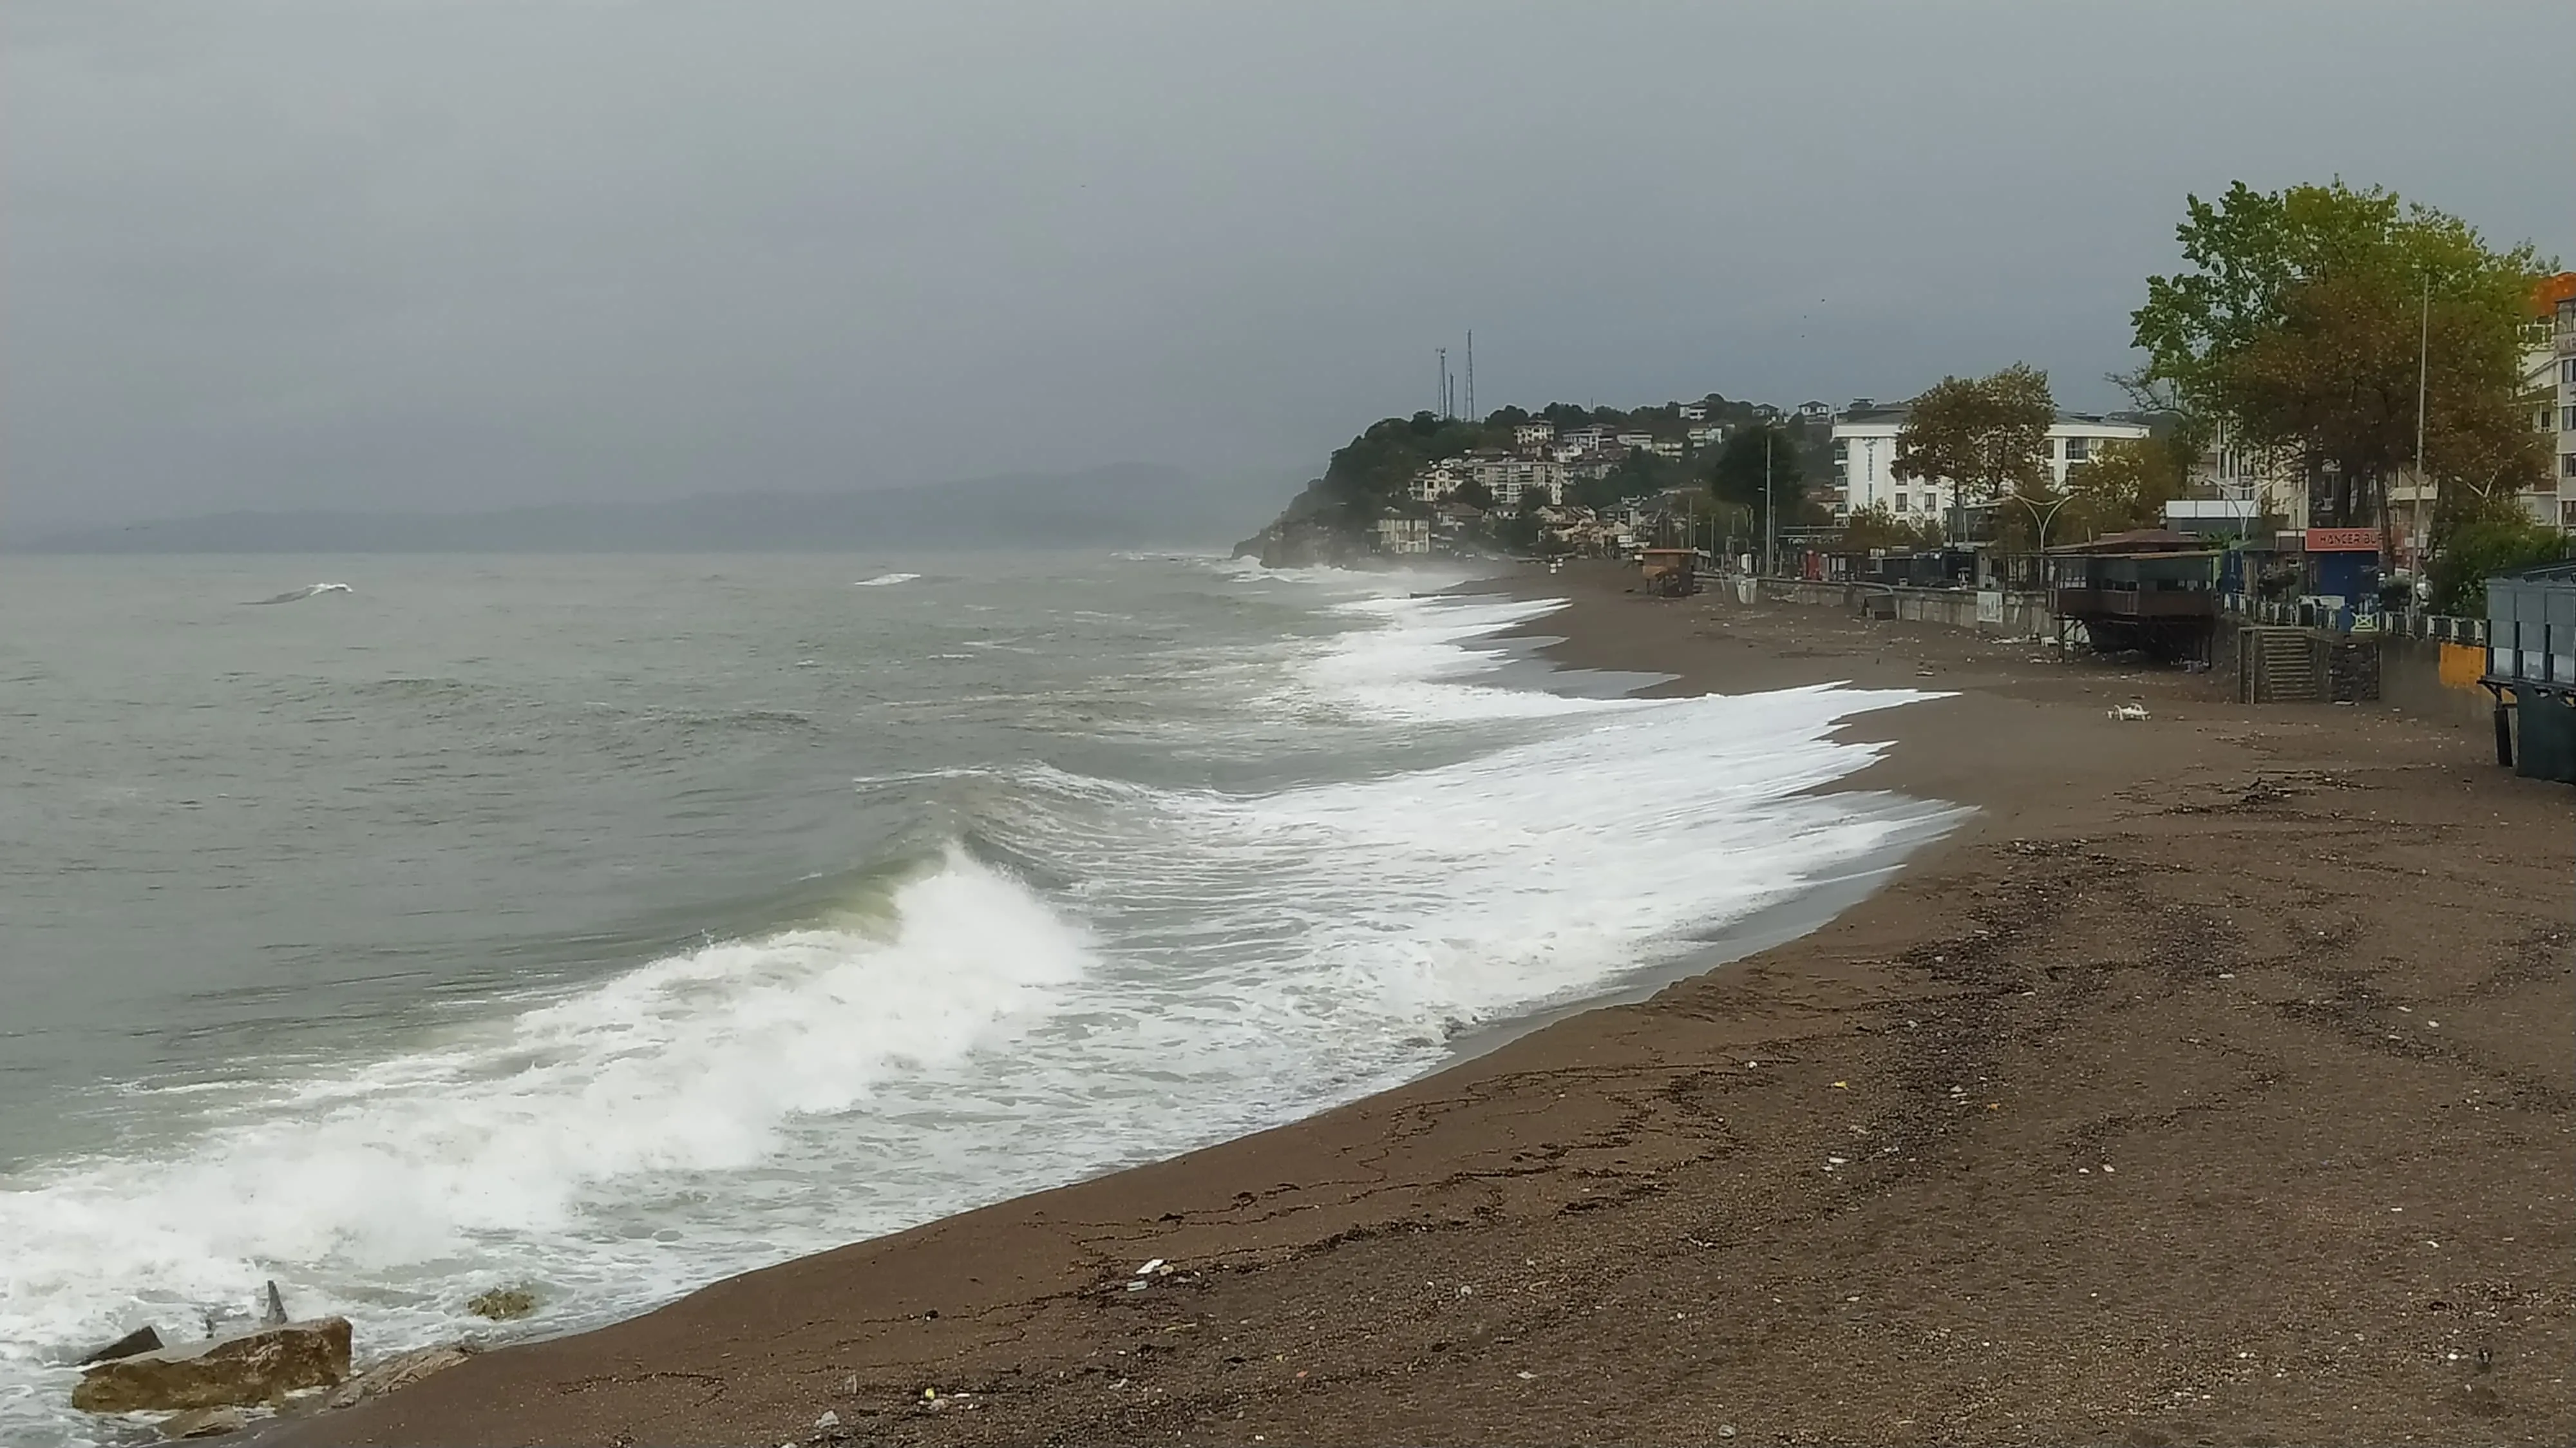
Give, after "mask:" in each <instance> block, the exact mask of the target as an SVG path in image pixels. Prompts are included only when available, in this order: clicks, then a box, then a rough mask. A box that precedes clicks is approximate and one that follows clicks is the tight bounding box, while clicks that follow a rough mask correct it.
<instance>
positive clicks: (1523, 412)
mask: <svg viewBox="0 0 2576 1448" xmlns="http://www.w3.org/2000/svg"><path fill="white" fill-rule="evenodd" d="M1529 420H1530V414H1529V409H1528V408H1526V407H1497V408H1495V409H1494V410H1493V411H1491V412H1489V413H1486V414H1485V426H1487V427H1518V426H1520V425H1521V424H1522V423H1524V422H1527V421H1529Z"/></svg>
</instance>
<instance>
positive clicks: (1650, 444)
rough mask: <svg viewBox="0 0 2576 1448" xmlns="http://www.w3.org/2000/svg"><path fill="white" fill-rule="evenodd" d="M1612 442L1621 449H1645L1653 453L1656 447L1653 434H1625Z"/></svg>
mask: <svg viewBox="0 0 2576 1448" xmlns="http://www.w3.org/2000/svg"><path fill="white" fill-rule="evenodd" d="M1611 441H1613V442H1616V443H1617V444H1619V446H1621V447H1626V448H1643V449H1646V450H1649V451H1651V450H1653V448H1654V446H1655V435H1654V434H1653V433H1651V432H1623V433H1621V434H1619V435H1618V436H1617V437H1615V438H1613V439H1611Z"/></svg>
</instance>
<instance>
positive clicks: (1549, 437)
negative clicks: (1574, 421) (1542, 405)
mask: <svg viewBox="0 0 2576 1448" xmlns="http://www.w3.org/2000/svg"><path fill="white" fill-rule="evenodd" d="M1555 439H1556V424H1555V423H1552V422H1524V423H1521V424H1519V425H1518V426H1515V427H1514V428H1513V429H1512V446H1514V447H1521V448H1542V447H1545V446H1547V445H1548V444H1549V443H1550V442H1553V441H1554V440H1555Z"/></svg>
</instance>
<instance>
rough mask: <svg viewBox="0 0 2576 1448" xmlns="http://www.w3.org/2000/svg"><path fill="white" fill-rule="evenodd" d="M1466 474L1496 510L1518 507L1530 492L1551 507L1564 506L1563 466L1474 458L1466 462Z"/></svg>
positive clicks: (1550, 462)
mask: <svg viewBox="0 0 2576 1448" xmlns="http://www.w3.org/2000/svg"><path fill="white" fill-rule="evenodd" d="M1468 472H1469V475H1470V476H1472V477H1473V478H1475V480H1476V481H1477V482H1480V483H1482V484H1484V485H1485V491H1486V492H1488V493H1491V494H1493V495H1494V506H1495V507H1498V508H1517V507H1519V506H1520V505H1521V498H1522V496H1523V495H1524V494H1525V493H1528V492H1530V491H1531V490H1533V489H1535V490H1537V491H1539V492H1541V493H1544V494H1545V495H1546V497H1547V501H1548V502H1549V503H1550V504H1552V505H1555V506H1559V507H1561V506H1563V505H1564V503H1565V465H1564V464H1563V463H1560V462H1555V461H1553V460H1551V459H1548V458H1522V457H1475V458H1471V459H1469V461H1468Z"/></svg>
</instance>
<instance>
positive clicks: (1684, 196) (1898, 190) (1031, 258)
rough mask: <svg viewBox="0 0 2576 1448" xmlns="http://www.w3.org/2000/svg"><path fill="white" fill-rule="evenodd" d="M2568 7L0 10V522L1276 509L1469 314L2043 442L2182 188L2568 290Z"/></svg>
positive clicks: (1491, 337) (1640, 386) (1493, 357)
mask: <svg viewBox="0 0 2576 1448" xmlns="http://www.w3.org/2000/svg"><path fill="white" fill-rule="evenodd" d="M2571 11H2576V7H2567V6H2564V5H2563V4H2555V3H2532V4H2518V3H2502V0H2496V3H2482V4H2478V5H2472V6H2455V7H2454V6H2424V5H2413V4H2360V3H2340V4H2325V3H2319V4H2307V5H2255V4H2242V3H2205V4H2174V3H2169V4H2164V5H2157V6H2141V5H2109V4H2104V5H2089V4H2075V3H2045V4H2043V3H2038V0H2031V3H2027V4H2001V3H1993V4H1947V5H1933V4H1926V5H1903V6H1899V5H1893V4H1890V5H1841V6H1833V5H1813V4H1801V5H1795V6H1790V5H1780V4H1764V5H1740V6H1739V5H1719V4H1698V5H1682V4H1670V5H1612V4H1600V5H1589V4H1587V5H1577V6H1569V5H1561V4H1555V5H1532V6H1508V5H1501V4H1436V5H1435V4H1416V5H1378V4H1348V5H1330V6H1327V5H1320V4H1312V3H1300V4H1293V5H1275V6H1254V5H1251V4H1240V5H1238V4H1214V3H1188V4H1183V3H1173V4H1162V5H1151V4H1107V3H1098V4H1060V3H1024V4H1000V3H995V4H982V5H975V4H964V3H943V4H925V5H911V6H896V5H888V4H851V3H830V4H790V3H764V4H759V5H721V4H713V3H696V4H687V5H677V4H673V5H663V4H603V3H592V4H569V3H568V4H556V5H539V4H503V3H445V4H430V3H419V4H389V3H366V0H309V3H247V0H244V3H199V4H178V3H168V4H151V5H124V4H102V3H98V0H62V3H55V0H18V3H15V4H13V5H11V6H10V7H9V8H8V11H7V12H6V20H5V25H6V60H5V75H0V107H5V132H0V144H5V146H6V165H7V169H6V172H5V185H6V210H5V226H6V238H5V253H0V265H5V277H4V278H0V281H5V292H0V304H5V307H6V312H5V329H6V330H5V349H6V357H5V361H6V366H7V372H6V387H5V392H0V409H5V412H0V424H5V428H6V432H5V440H6V455H5V467H6V475H5V482H6V486H7V488H8V499H7V503H8V507H9V509H10V512H11V514H12V515H13V526H16V527H25V526H41V525H43V524H46V523H55V522H64V523H68V522H83V521H93V520H113V519H121V518H128V517H138V516H156V515H168V514H173V513H187V512H199V511H207V510H211V509H216V508H227V507H241V506H268V507H280V506H314V505H329V506H342V507H350V506H354V507H375V506H393V507H405V508H420V507H457V506H472V505H484V504H493V503H502V502H508V501H515V500H522V499H544V500H554V499H585V498H602V497H620V496H634V497H648V496H670V495H676V494H682V493H690V492H702V491H718V490H727V489H740V488H752V487H841V486H867V485H873V484H885V483H896V482H909V481H917V480H921V479H926V478H934V477H944V476H967V475H972V474H979V473H994V472H1002V471H1013V470H1026V469H1041V468H1052V467H1059V466H1061V467H1078V466H1083V465H1087V464H1091V463H1096V462H1100V461H1104V460H1110V459H1130V458H1132V459H1149V460H1169V461H1178V462H1185V463H1191V464H1194V465H1199V466H1203V467H1206V468H1209V469H1211V470H1216V471H1224V472H1243V471H1258V470H1270V469H1276V470H1282V471H1285V470H1291V469H1296V468H1301V467H1302V468H1308V469H1311V468H1313V467H1314V466H1316V465H1318V464H1320V462H1321V460H1322V457H1323V455H1324V453H1325V452H1327V451H1328V450H1329V449H1330V448H1331V447H1332V446H1333V445H1335V444H1336V443H1338V442H1340V441H1341V440H1343V439H1344V438H1346V437H1347V436H1348V435H1349V434H1350V433H1351V432H1352V431H1354V430H1355V429H1356V428H1358V427H1359V426H1361V425H1363V424H1364V423H1366V422H1367V421H1368V420H1370V419H1371V418H1374V417H1377V416H1379V415H1382V414H1385V413H1389V412H1398V411H1408V410H1410V409H1412V408H1414V407H1417V406H1422V405H1426V404H1427V403H1428V402H1429V400H1430V396H1431V376H1432V364H1431V359H1430V349H1431V348H1432V347H1433V346H1434V345H1436V344H1438V343H1441V342H1444V341H1448V342H1453V343H1454V339H1455V338H1456V336H1457V334H1458V333H1460V332H1461V331H1463V330H1464V329H1465V328H1467V327H1469V326H1473V327H1474V328H1476V331H1477V368H1478V398H1479V401H1480V402H1482V403H1484V404H1486V405H1488V406H1492V405H1496V404H1499V403H1502V402H1505V401H1520V402H1524V403H1531V404H1535V403H1538V402H1542V401H1545V400H1547V399H1549V398H1552V397H1566V398H1574V399H1578V400H1580V399H1586V398H1592V399H1599V400H1602V401H1613V400H1618V401H1633V400H1640V399H1660V398H1666V397H1674V396H1681V395H1685V394H1696V393H1698V392H1701V391H1705V390H1709V389H1712V388H1714V389H1718V390H1721V391H1725V392H1727V393H1729V394H1732V395H1751V396H1756V397H1765V398H1770V399H1774V400H1779V401H1784V402H1794V401H1797V400H1800V399H1802V398H1805V397H1808V396H1821V397H1826V398H1828V399H1836V400H1839V399H1843V398H1847V397H1848V396H1850V395H1852V394H1855V393H1870V394H1875V395H1879V396H1892V395H1901V394H1904V393H1907V392H1910V391H1912V390H1913V389H1915V388H1917V387H1919V386H1921V385H1922V384H1924V383H1926V382H1928V381H1930V380H1932V379H1934V378H1936V377H1938V376H1939V375H1940V374H1941V373H1943V372H1945V371H1962V370H1969V369H1978V368H1986V367H1992V366H1995V365H1998V364H2000V363H2003V362H2007V361H2010V360H2013V359H2015V358H2027V359H2029V360H2031V361H2033V362H2034V363H2037V364H2039V365H2042V366H2045V367H2048V368H2050V369H2051V370H2052V371H2053V372H2054V373H2055V374H2056V375H2057V377H2058V378H2059V381H2060V384H2061V387H2060V390H2061V394H2062V395H2063V396H2065V397H2067V398H2068V399H2069V400H2070V401H2075V402H2101V401H2105V400H2107V399H2106V396H2105V391H2106V390H2105V389H2104V388H2103V386H2102V385H2101V384H2100V382H2099V380H2098V379H2099V377H2100V374H2101V373H2102V372H2103V371H2105V370H2106V369H2108V368H2111V367H2114V366H2118V365H2121V364H2122V363H2123V362H2124V360H2125V352H2124V346H2125V342H2126V339H2127V331H2126V322H2125V312H2126V310H2127V308H2129V307H2130V306H2132V305H2134V304H2135V302H2136V300H2137V294H2138V289H2139V278H2140V277H2141V276H2142V275H2143V274H2144V273H2146V272H2147V271H2149V270H2153V269H2157V268H2160V267H2163V266H2166V265H2169V264H2170V259H2171V231H2172V225H2173V221H2174V219H2175V217H2176V215H2177V213H2178V211H2179V207H2180V204H2181V198H2182V196H2183V193H2184V192H2186V191H2189V190H2200V191H2203V192H2208V191H2212V190H2215V189H2217V188H2220V187H2222V186H2223V185H2224V184H2225V183H2226V182H2227V181H2228V180H2230V179H2232V178H2235V177H2243V178H2245V179H2247V180H2249V181H2251V182H2254V183H2256V184H2258V185H2263V186H2274V185H2280V184H2284V183H2287V182H2292V181H2298V180H2305V179H2321V178H2324V177H2327V176H2331V175H2334V174H2337V173H2340V174H2342V175H2343V176H2345V177H2346V178H2347V179H2350V180H2353V181H2356V182H2384V183H2386V184H2389V185H2392V186H2395V187H2396V188H2398V189H2399V190H2401V191H2403V192H2405V193H2407V194H2408V195H2410V196H2415V197H2419V198H2420V199H2423V200H2426V201H2429V202H2432V203H2435V204H2438V205H2441V206H2444V207H2447V208H2449V209H2451V210H2454V211H2457V212H2459V213H2461V214H2463V215H2465V216H2467V217H2469V218H2470V219H2471V220H2473V221H2475V222H2477V223H2478V224H2480V225H2481V226H2483V227H2484V228H2486V229H2487V230H2488V231H2489V233H2490V234H2491V235H2494V236H2496V237H2498V238H2501V239H2508V240H2511V239H2521V238H2524V237H2531V238H2533V239H2536V240H2538V241H2540V242H2541V243H2542V245H2543V246H2544V247H2545V248H2548V249H2552V250H2558V251H2562V252H2564V251H2571V250H2576V187H2570V186H2568V185H2567V184H2566V181H2565V175H2564V173H2565V162H2566V156H2565V144H2564V143H2565V140H2566V136H2565V125H2564V107H2563V105H2560V104H2558V103H2557V102H2556V101H2555V100H2554V99H2553V98H2552V97H2551V96H2550V95H2549V94H2548V93H2547V92H2546V90H2545V82H2544V81H2542V80H2541V79H2540V78H2539V72H2536V71H2535V72H2530V73H2528V75H2525V74H2524V73H2523V72H2521V71H2518V70H2516V69H2515V67H2514V66H2513V64H2512V57H2515V56H2530V57H2542V56H2549V55H2564V54H2566V53H2567V52H2568V49H2569V47H2570V45H2571V44H2572V43H2576V20H2571V19H2570V13H2571ZM2535 63H2537V64H2542V65H2544V66H2545V65H2546V64H2547V62H2545V61H2535Z"/></svg>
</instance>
